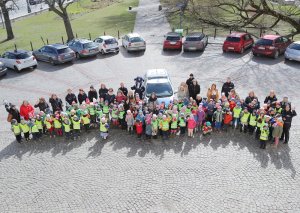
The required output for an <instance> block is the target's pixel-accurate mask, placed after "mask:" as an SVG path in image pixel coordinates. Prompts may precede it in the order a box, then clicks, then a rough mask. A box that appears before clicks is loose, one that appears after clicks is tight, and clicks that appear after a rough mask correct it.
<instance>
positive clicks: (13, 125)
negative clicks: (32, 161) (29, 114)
mask: <svg viewBox="0 0 300 213" xmlns="http://www.w3.org/2000/svg"><path fill="white" fill-rule="evenodd" d="M11 130H12V131H13V133H14V134H15V136H16V141H17V142H18V143H21V140H22V136H21V127H20V125H19V124H18V121H17V120H16V119H12V120H11Z"/></svg>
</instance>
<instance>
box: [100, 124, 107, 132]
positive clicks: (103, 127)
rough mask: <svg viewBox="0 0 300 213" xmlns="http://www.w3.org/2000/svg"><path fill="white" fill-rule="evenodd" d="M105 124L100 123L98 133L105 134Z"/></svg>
mask: <svg viewBox="0 0 300 213" xmlns="http://www.w3.org/2000/svg"><path fill="white" fill-rule="evenodd" d="M105 125H106V123H102V122H101V123H100V132H107V128H106V127H105Z"/></svg>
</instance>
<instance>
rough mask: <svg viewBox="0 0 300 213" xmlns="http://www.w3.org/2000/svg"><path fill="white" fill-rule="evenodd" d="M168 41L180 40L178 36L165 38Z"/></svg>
mask: <svg viewBox="0 0 300 213" xmlns="http://www.w3.org/2000/svg"><path fill="white" fill-rule="evenodd" d="M167 40H168V41H178V40H180V36H167Z"/></svg>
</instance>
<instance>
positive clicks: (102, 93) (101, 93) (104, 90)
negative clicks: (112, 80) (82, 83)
mask: <svg viewBox="0 0 300 213" xmlns="http://www.w3.org/2000/svg"><path fill="white" fill-rule="evenodd" d="M107 93H108V89H106V88H104V89H101V88H100V89H99V98H104V99H105V96H106V94H107Z"/></svg>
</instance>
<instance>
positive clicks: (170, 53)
mask: <svg viewBox="0 0 300 213" xmlns="http://www.w3.org/2000/svg"><path fill="white" fill-rule="evenodd" d="M181 53H182V51H181V50H163V49H162V50H161V54H162V55H163V56H175V55H179V54H181Z"/></svg>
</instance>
